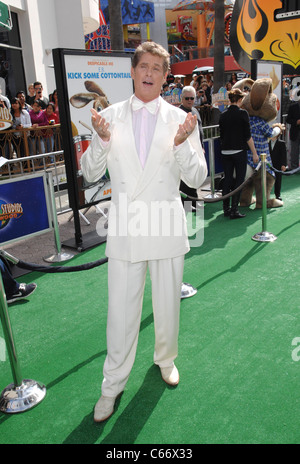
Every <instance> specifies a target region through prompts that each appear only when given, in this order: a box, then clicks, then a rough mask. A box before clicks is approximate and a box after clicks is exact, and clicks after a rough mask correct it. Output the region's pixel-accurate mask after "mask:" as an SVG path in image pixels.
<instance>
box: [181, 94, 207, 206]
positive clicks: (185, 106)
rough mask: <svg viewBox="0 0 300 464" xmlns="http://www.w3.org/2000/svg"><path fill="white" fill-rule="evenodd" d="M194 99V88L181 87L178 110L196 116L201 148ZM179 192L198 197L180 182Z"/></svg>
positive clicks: (200, 123) (199, 127)
mask: <svg viewBox="0 0 300 464" xmlns="http://www.w3.org/2000/svg"><path fill="white" fill-rule="evenodd" d="M195 98H196V90H195V88H194V87H192V86H190V85H188V86H186V87H183V89H182V93H181V105H180V107H179V108H181V109H182V110H183V111H185V112H186V113H192V114H195V115H196V116H197V121H198V129H199V135H200V141H201V145H202V146H203V138H204V135H203V128H202V121H201V117H200V114H199V111H198V110H197V109H196V108H194V104H195ZM180 191H181V192H183V193H185V194H186V195H189V196H190V197H194V198H196V197H197V196H198V194H197V190H195V189H193V188H191V187H188V186H187V185H186V184H185V183H184V182H183V181H181V182H180ZM190 201H191V200H189V199H187V200H186V202H190ZM182 203H183V205H184V203H185V201H184V199H183V198H182ZM192 209H193V210H194V211H195V209H196V200H195V201H192Z"/></svg>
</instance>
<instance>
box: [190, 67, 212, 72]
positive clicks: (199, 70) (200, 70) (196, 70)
mask: <svg viewBox="0 0 300 464" xmlns="http://www.w3.org/2000/svg"><path fill="white" fill-rule="evenodd" d="M197 72H199V73H213V72H214V68H213V67H212V66H201V68H195V69H194V70H193V73H197Z"/></svg>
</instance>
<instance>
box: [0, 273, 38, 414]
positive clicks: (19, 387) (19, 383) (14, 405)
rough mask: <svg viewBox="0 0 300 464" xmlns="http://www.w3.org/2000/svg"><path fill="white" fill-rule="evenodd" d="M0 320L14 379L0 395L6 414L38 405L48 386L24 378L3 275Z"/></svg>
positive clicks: (0, 404) (0, 406) (0, 407)
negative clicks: (8, 308)
mask: <svg viewBox="0 0 300 464" xmlns="http://www.w3.org/2000/svg"><path fill="white" fill-rule="evenodd" d="M0 320H1V323H2V327H3V334H4V339H5V343H6V348H7V352H8V356H9V360H10V366H11V371H12V376H13V380H14V382H13V383H11V384H10V385H8V387H6V388H5V389H4V390H3V392H2V393H1V395H0V411H1V412H3V413H5V414H16V413H20V412H25V411H28V410H29V409H32V408H34V407H35V406H37V405H38V404H39V403H40V402H41V401H42V400H43V399H44V398H45V396H46V387H45V386H44V385H43V384H41V383H39V382H36V381H35V380H28V379H26V380H24V379H22V376H21V369H20V364H19V360H18V356H17V351H16V347H15V342H14V338H13V332H12V327H11V323H10V319H9V315H8V311H7V302H6V295H5V291H4V285H3V281H2V276H1V275H0Z"/></svg>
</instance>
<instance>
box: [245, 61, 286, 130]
mask: <svg viewBox="0 0 300 464" xmlns="http://www.w3.org/2000/svg"><path fill="white" fill-rule="evenodd" d="M282 68H283V65H282V63H279V62H278V61H264V60H261V61H260V60H253V62H252V63H251V77H252V79H254V80H256V79H263V78H265V77H266V78H271V79H272V86H273V93H274V94H275V95H276V97H277V111H278V113H277V117H276V119H275V120H274V121H272V123H275V122H281V112H282V111H281V102H282Z"/></svg>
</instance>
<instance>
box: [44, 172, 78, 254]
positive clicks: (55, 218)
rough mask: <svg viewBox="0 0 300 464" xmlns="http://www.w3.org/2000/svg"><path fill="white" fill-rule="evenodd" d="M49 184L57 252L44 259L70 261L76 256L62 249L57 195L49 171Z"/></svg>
mask: <svg viewBox="0 0 300 464" xmlns="http://www.w3.org/2000/svg"><path fill="white" fill-rule="evenodd" d="M47 186H48V193H49V198H50V201H51V215H52V221H53V227H54V240H55V247H56V251H57V253H56V254H54V255H50V256H46V257H44V258H43V260H44V261H46V262H47V263H61V262H64V261H68V260H69V259H72V258H74V254H72V253H66V252H62V251H61V242H60V235H59V227H58V221H57V212H56V204H55V196H54V190H53V182H52V174H51V173H47Z"/></svg>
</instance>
